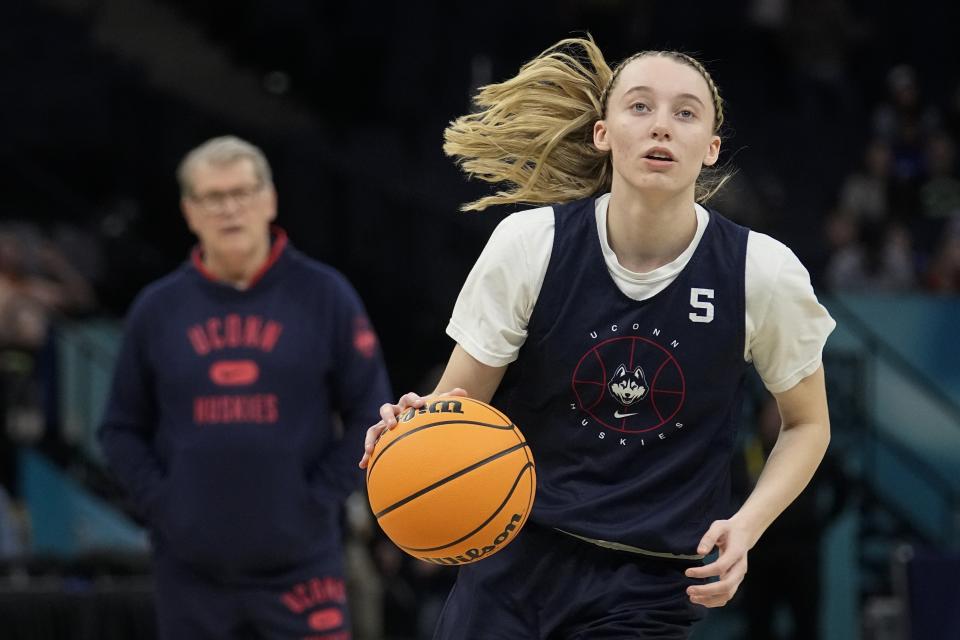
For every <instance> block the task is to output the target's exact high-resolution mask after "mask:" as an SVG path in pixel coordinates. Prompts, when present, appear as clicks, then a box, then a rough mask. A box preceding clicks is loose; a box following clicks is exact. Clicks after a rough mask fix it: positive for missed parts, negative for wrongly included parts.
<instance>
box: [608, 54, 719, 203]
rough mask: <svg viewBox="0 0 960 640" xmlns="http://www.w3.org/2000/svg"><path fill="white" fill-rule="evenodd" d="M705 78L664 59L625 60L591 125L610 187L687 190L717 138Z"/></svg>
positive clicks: (713, 155) (712, 156) (713, 153)
mask: <svg viewBox="0 0 960 640" xmlns="http://www.w3.org/2000/svg"><path fill="white" fill-rule="evenodd" d="M713 126H714V108H713V100H712V98H711V94H710V89H709V87H708V86H707V82H706V80H704V78H703V76H701V75H700V73H699V72H698V71H697V70H696V69H694V68H693V67H691V66H689V65H686V64H684V63H682V62H679V61H677V60H674V59H672V58H669V57H662V56H644V57H642V58H638V59H637V60H634V61H633V62H631V63H630V64H628V65H627V66H626V67H625V68H624V69H623V71H621V72H620V75H619V77H618V78H617V82H616V85H614V87H613V90H612V91H611V94H610V97H609V100H608V103H607V113H606V117H605V118H604V119H603V120H600V121H598V122H597V123H596V125H595V126H594V143H595V144H596V145H597V147H598V148H599V149H601V150H604V151H609V152H610V154H611V160H612V163H613V172H614V188H616V187H617V183H618V182H620V183H626V184H628V185H630V186H632V187H633V188H635V189H637V190H639V191H647V192H652V191H660V192H664V193H665V194H675V193H679V192H682V191H684V190H689V191H690V192H691V197H692V193H693V190H694V185H695V183H696V180H697V176H698V175H699V174H700V169H701V168H702V167H703V166H704V165H706V166H711V165H713V164H715V163H716V161H717V157H718V155H719V153H720V137H719V136H717V135H716V134H714V131H713Z"/></svg>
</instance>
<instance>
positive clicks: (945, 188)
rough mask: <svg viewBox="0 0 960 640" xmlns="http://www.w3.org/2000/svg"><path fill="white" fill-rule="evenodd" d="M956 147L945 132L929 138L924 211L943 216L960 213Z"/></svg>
mask: <svg viewBox="0 0 960 640" xmlns="http://www.w3.org/2000/svg"><path fill="white" fill-rule="evenodd" d="M955 151H956V147H955V145H954V143H953V141H952V140H951V139H950V138H948V137H947V136H946V135H945V134H942V133H940V134H937V135H934V136H932V137H931V138H930V142H929V144H928V145H927V166H928V167H929V177H928V178H927V180H926V182H924V183H923V186H922V187H921V188H920V199H921V203H922V206H923V215H924V217H925V218H928V219H937V220H943V219H946V218H950V217H954V216H960V180H958V179H957V174H956V172H955V167H956V164H955V161H956V155H955Z"/></svg>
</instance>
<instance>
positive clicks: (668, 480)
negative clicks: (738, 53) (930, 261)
mask: <svg viewBox="0 0 960 640" xmlns="http://www.w3.org/2000/svg"><path fill="white" fill-rule="evenodd" d="M477 104H478V106H479V107H480V109H479V110H478V112H477V113H474V114H471V115H467V116H464V117H462V118H460V119H458V120H457V121H455V122H454V123H452V125H451V126H450V127H449V128H448V129H447V131H446V145H445V147H444V148H445V151H446V152H447V153H448V154H449V155H452V156H455V157H456V158H457V159H458V163H459V164H460V165H461V166H462V168H463V169H464V171H465V172H466V173H467V174H468V175H471V176H477V177H479V178H481V179H483V180H486V181H488V182H491V183H505V185H506V188H505V189H504V190H503V191H500V192H498V193H497V194H496V195H493V196H490V197H486V198H483V199H481V200H479V201H477V202H474V203H471V204H470V205H467V206H466V207H465V209H483V208H485V207H487V206H489V205H494V204H507V203H517V202H525V203H536V204H543V205H546V206H542V207H540V208H536V209H532V210H529V211H523V212H519V213H516V214H514V215H511V216H509V217H507V218H506V219H505V220H504V221H503V222H502V223H501V224H500V225H499V226H498V227H497V229H496V230H495V231H494V233H493V235H492V236H491V238H490V240H489V242H488V244H487V246H486V248H485V249H484V251H483V253H482V255H481V256H480V258H479V259H478V261H477V263H476V266H475V267H474V269H473V271H472V272H471V274H470V276H469V277H468V279H467V281H466V283H465V285H464V287H463V289H462V291H461V294H460V297H459V299H458V300H457V303H456V306H455V308H454V311H453V316H452V318H451V320H450V323H449V326H448V328H447V333H448V334H449V335H450V336H451V337H452V338H453V339H454V340H455V341H456V343H457V344H456V347H455V348H454V350H453V354H452V356H451V357H450V360H449V363H448V365H447V368H446V370H445V372H444V374H443V376H442V378H441V380H440V382H439V384H438V387H437V390H438V391H445V390H452V392H451V393H454V394H460V395H462V394H467V393H468V394H469V395H470V396H471V397H474V398H477V399H480V400H485V401H492V403H493V404H494V405H495V406H497V407H498V408H499V409H501V410H502V411H503V412H504V413H505V414H506V415H508V416H510V418H511V419H512V420H514V421H515V422H516V424H517V425H518V426H519V427H520V428H521V430H522V431H523V433H524V434H525V436H526V438H527V440H528V441H529V444H530V447H531V449H532V451H533V454H534V458H535V461H536V464H537V477H538V479H539V486H538V488H537V498H536V502H535V505H534V508H533V513H532V515H531V516H530V521H529V522H528V524H527V526H526V527H525V528H524V530H523V531H522V532H521V533H520V534H519V536H518V537H517V539H516V540H515V541H514V542H512V543H511V544H510V545H508V546H507V547H506V548H504V550H503V551H500V552H499V553H497V554H495V555H493V556H491V557H490V558H489V559H485V560H482V561H480V562H477V563H475V564H470V565H466V566H463V567H462V568H461V569H460V571H459V575H458V578H457V582H456V585H455V586H454V588H453V591H452V593H451V595H450V597H449V599H448V601H447V603H446V606H445V609H444V612H443V614H442V616H441V620H440V623H439V626H438V630H437V634H436V637H437V638H441V639H451V640H452V639H454V638H468V639H470V640H473V639H478V638H504V639H505V638H564V639H570V638H589V639H591V640H595V639H598V638H686V637H688V635H689V633H690V631H691V627H692V625H693V624H694V623H695V622H696V621H697V620H699V619H700V618H702V617H703V616H704V615H705V609H704V607H719V606H723V605H724V604H726V603H727V602H728V601H729V600H730V599H731V598H732V597H733V595H734V594H735V593H736V591H737V588H738V586H739V585H740V582H741V581H742V580H743V579H744V576H745V575H746V572H747V554H748V551H749V550H750V549H751V548H752V547H753V546H754V545H755V544H757V543H758V541H759V540H760V538H761V535H762V534H763V532H764V530H765V529H766V528H767V527H768V526H769V525H770V523H771V522H772V521H773V520H774V519H775V518H776V517H777V515H778V514H779V513H780V512H781V511H783V509H784V508H785V507H786V506H787V505H788V504H789V503H790V502H791V501H792V500H793V499H794V498H795V497H796V496H797V495H798V494H799V492H800V491H801V489H803V487H804V486H805V485H806V484H807V482H808V481H809V480H810V478H811V476H812V475H813V473H814V470H815V469H816V468H817V465H818V464H819V462H820V460H821V458H822V456H823V454H824V451H825V450H826V447H827V443H828V441H829V422H828V416H827V402H826V395H825V391H824V378H823V369H822V366H821V351H822V348H823V346H824V343H825V341H826V338H827V336H828V335H829V333H830V332H831V331H832V329H833V327H834V324H835V323H834V322H833V320H832V319H831V318H830V316H829V315H828V314H827V312H826V310H825V309H824V308H823V307H822V306H821V305H820V304H819V303H818V302H817V299H816V297H815V295H814V292H813V289H812V287H811V285H810V280H809V277H808V274H807V271H806V270H805V269H804V267H803V266H802V265H801V264H800V262H799V261H798V260H797V258H796V257H795V256H794V254H793V253H792V252H791V251H790V250H789V249H787V248H786V247H785V246H784V245H782V244H780V243H779V242H777V241H776V240H774V239H772V238H770V237H768V236H765V235H763V234H759V233H755V232H752V231H748V230H747V229H745V228H744V227H741V226H739V225H737V224H734V223H732V222H730V221H729V220H727V219H726V218H724V217H723V216H721V215H720V214H719V213H717V212H716V211H713V210H710V209H707V208H705V207H704V206H703V203H705V202H707V200H708V199H709V198H710V196H712V195H713V194H714V193H715V192H716V190H717V189H718V188H719V186H720V185H721V184H722V182H723V176H717V175H713V174H711V171H712V169H711V168H712V167H714V166H715V165H716V163H717V160H718V158H719V154H720V147H721V137H720V131H721V127H722V124H723V101H722V99H721V97H720V94H719V92H718V90H717V87H716V85H715V84H714V82H713V80H712V78H711V77H710V74H709V73H708V72H707V70H706V69H705V68H704V67H703V66H702V65H701V64H700V63H699V62H698V61H697V60H695V59H693V58H691V57H689V56H687V55H684V54H681V53H675V52H663V51H647V52H642V53H638V54H636V55H634V56H632V57H630V58H628V59H627V60H626V61H624V62H623V63H621V64H620V65H618V66H617V67H616V68H615V69H613V70H612V71H611V70H610V68H609V67H608V66H607V64H606V62H605V61H604V58H603V55H602V53H601V52H600V51H599V49H598V48H597V47H596V45H595V44H594V42H593V41H592V40H586V39H569V40H564V41H562V42H560V43H558V44H557V45H555V46H553V47H551V48H550V49H548V50H546V51H545V52H544V53H542V54H541V55H540V56H538V57H537V58H535V59H533V60H532V61H530V62H529V63H527V64H526V65H525V66H524V67H523V68H521V70H520V72H519V74H518V75H517V76H516V77H514V78H511V79H510V80H507V81H505V82H502V83H500V84H495V85H491V86H488V87H486V88H484V89H483V90H481V92H480V94H479V96H478V98H477ZM751 363H752V364H753V366H755V367H756V369H757V371H758V372H759V374H760V376H761V377H762V379H763V381H764V383H765V385H766V387H767V388H768V389H769V390H770V391H771V392H772V393H773V394H774V395H775V396H776V399H777V403H778V405H779V411H780V416H781V421H782V427H781V430H780V435H779V439H778V442H777V445H776V447H775V449H774V450H773V452H772V453H771V455H770V458H769V460H768V461H767V465H766V468H765V470H764V472H763V475H762V477H761V478H760V479H759V482H758V484H757V486H756V488H755V489H754V491H753V492H752V494H751V495H750V496H749V498H748V499H747V500H746V502H745V504H743V506H742V507H741V508H740V509H739V510H738V511H737V512H736V513H734V514H732V515H731V514H730V513H729V511H728V505H729V496H728V494H729V477H730V471H729V465H730V460H731V455H732V452H733V446H734V435H735V429H736V426H737V423H738V422H739V418H740V404H741V386H742V381H743V378H744V373H745V372H746V370H747V367H748V366H749V365H750V364H751ZM423 404H424V398H422V397H420V396H418V395H417V394H414V393H409V394H406V395H405V396H403V397H402V398H401V399H400V401H399V402H398V403H397V404H389V405H385V406H383V407H382V408H381V411H380V416H381V418H382V420H381V422H379V423H378V424H377V425H374V426H373V427H371V428H370V429H369V430H368V433H367V439H366V448H365V452H364V456H363V458H362V460H361V463H360V464H361V466H365V465H366V463H367V460H368V458H369V455H370V453H371V452H372V448H373V445H374V443H375V442H376V439H377V438H378V437H379V435H380V433H382V432H383V430H384V429H387V428H392V427H394V426H395V424H396V418H395V416H396V415H397V414H399V413H400V412H401V411H403V410H404V409H405V408H406V407H409V406H414V407H420V406H422V405H423ZM714 550H716V551H718V555H717V557H716V559H714V560H713V561H708V562H707V563H706V564H705V565H704V562H703V559H704V558H705V557H706V556H708V555H709V554H711V552H713V551H714ZM708 579H712V580H709V581H708ZM784 579H787V580H788V579H789V576H788V575H785V577H784Z"/></svg>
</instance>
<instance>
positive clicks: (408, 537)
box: [367, 397, 537, 565]
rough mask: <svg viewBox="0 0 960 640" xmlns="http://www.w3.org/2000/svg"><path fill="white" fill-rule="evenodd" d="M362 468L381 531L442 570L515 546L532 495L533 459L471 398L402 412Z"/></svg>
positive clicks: (502, 421) (512, 429)
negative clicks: (514, 542)
mask: <svg viewBox="0 0 960 640" xmlns="http://www.w3.org/2000/svg"><path fill="white" fill-rule="evenodd" d="M397 422H398V424H397V426H396V428H394V429H392V430H389V431H387V432H385V433H384V434H383V436H382V437H381V438H380V440H379V442H377V445H376V448H375V449H374V452H373V456H372V457H371V459H370V464H369V465H368V467H367V495H368V497H369V499H370V508H371V509H373V513H374V515H375V516H376V518H377V522H379V523H380V527H381V528H382V529H383V530H384V532H385V533H386V534H387V536H389V538H390V539H391V540H392V541H393V542H394V543H395V544H396V545H397V546H398V547H400V548H401V549H403V550H404V551H406V552H407V553H409V554H410V555H412V556H415V557H417V558H420V559H421V560H426V561H428V562H434V563H436V564H443V565H460V564H466V563H468V562H475V561H477V560H480V559H481V558H486V557H488V556H490V555H492V554H494V553H496V552H497V551H499V550H500V549H502V548H503V547H504V546H506V545H507V544H509V543H510V541H511V540H513V539H514V538H515V537H516V535H517V533H518V532H519V531H520V528H521V527H522V526H523V524H524V523H525V522H526V521H527V516H528V515H529V514H530V509H531V507H532V506H533V498H534V494H535V492H536V484H537V479H536V472H535V469H534V464H533V455H532V454H531V453H530V448H529V447H528V446H527V442H526V439H525V438H524V437H523V434H522V433H520V430H519V429H517V427H516V425H514V424H513V423H512V422H511V421H510V419H509V418H507V417H506V416H505V415H503V414H502V413H500V412H499V411H497V410H496V409H495V408H493V407H491V406H490V405H488V404H486V403H483V402H480V401H478V400H473V399H471V398H457V397H441V398H437V399H435V400H433V401H431V402H430V403H429V404H428V405H426V406H424V407H423V408H421V409H408V410H407V411H405V412H404V413H403V414H401V415H400V416H399V417H398V418H397Z"/></svg>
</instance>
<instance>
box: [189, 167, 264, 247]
mask: <svg viewBox="0 0 960 640" xmlns="http://www.w3.org/2000/svg"><path fill="white" fill-rule="evenodd" d="M190 186H191V188H190V192H189V193H188V194H185V195H184V196H183V197H182V199H181V200H180V206H181V208H182V210H183V214H184V217H185V218H186V220H187V226H189V227H190V230H191V231H192V232H193V233H194V234H196V236H197V238H198V239H199V240H200V244H201V246H202V247H203V250H204V252H207V253H210V254H214V255H216V256H218V257H220V258H225V259H237V258H243V257H244V256H250V257H251V258H255V257H256V256H261V255H262V254H263V249H264V246H267V247H268V246H269V244H270V223H271V222H272V221H273V220H274V219H275V218H276V217H277V194H276V191H275V190H274V188H273V185H271V184H264V183H263V182H262V181H261V180H260V179H259V178H258V176H257V172H256V170H255V169H254V166H253V162H252V161H250V160H249V159H247V158H242V159H240V160H237V161H236V162H233V163H230V164H226V165H217V164H209V163H199V164H197V165H196V166H194V167H193V169H192V170H191V175H190Z"/></svg>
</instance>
